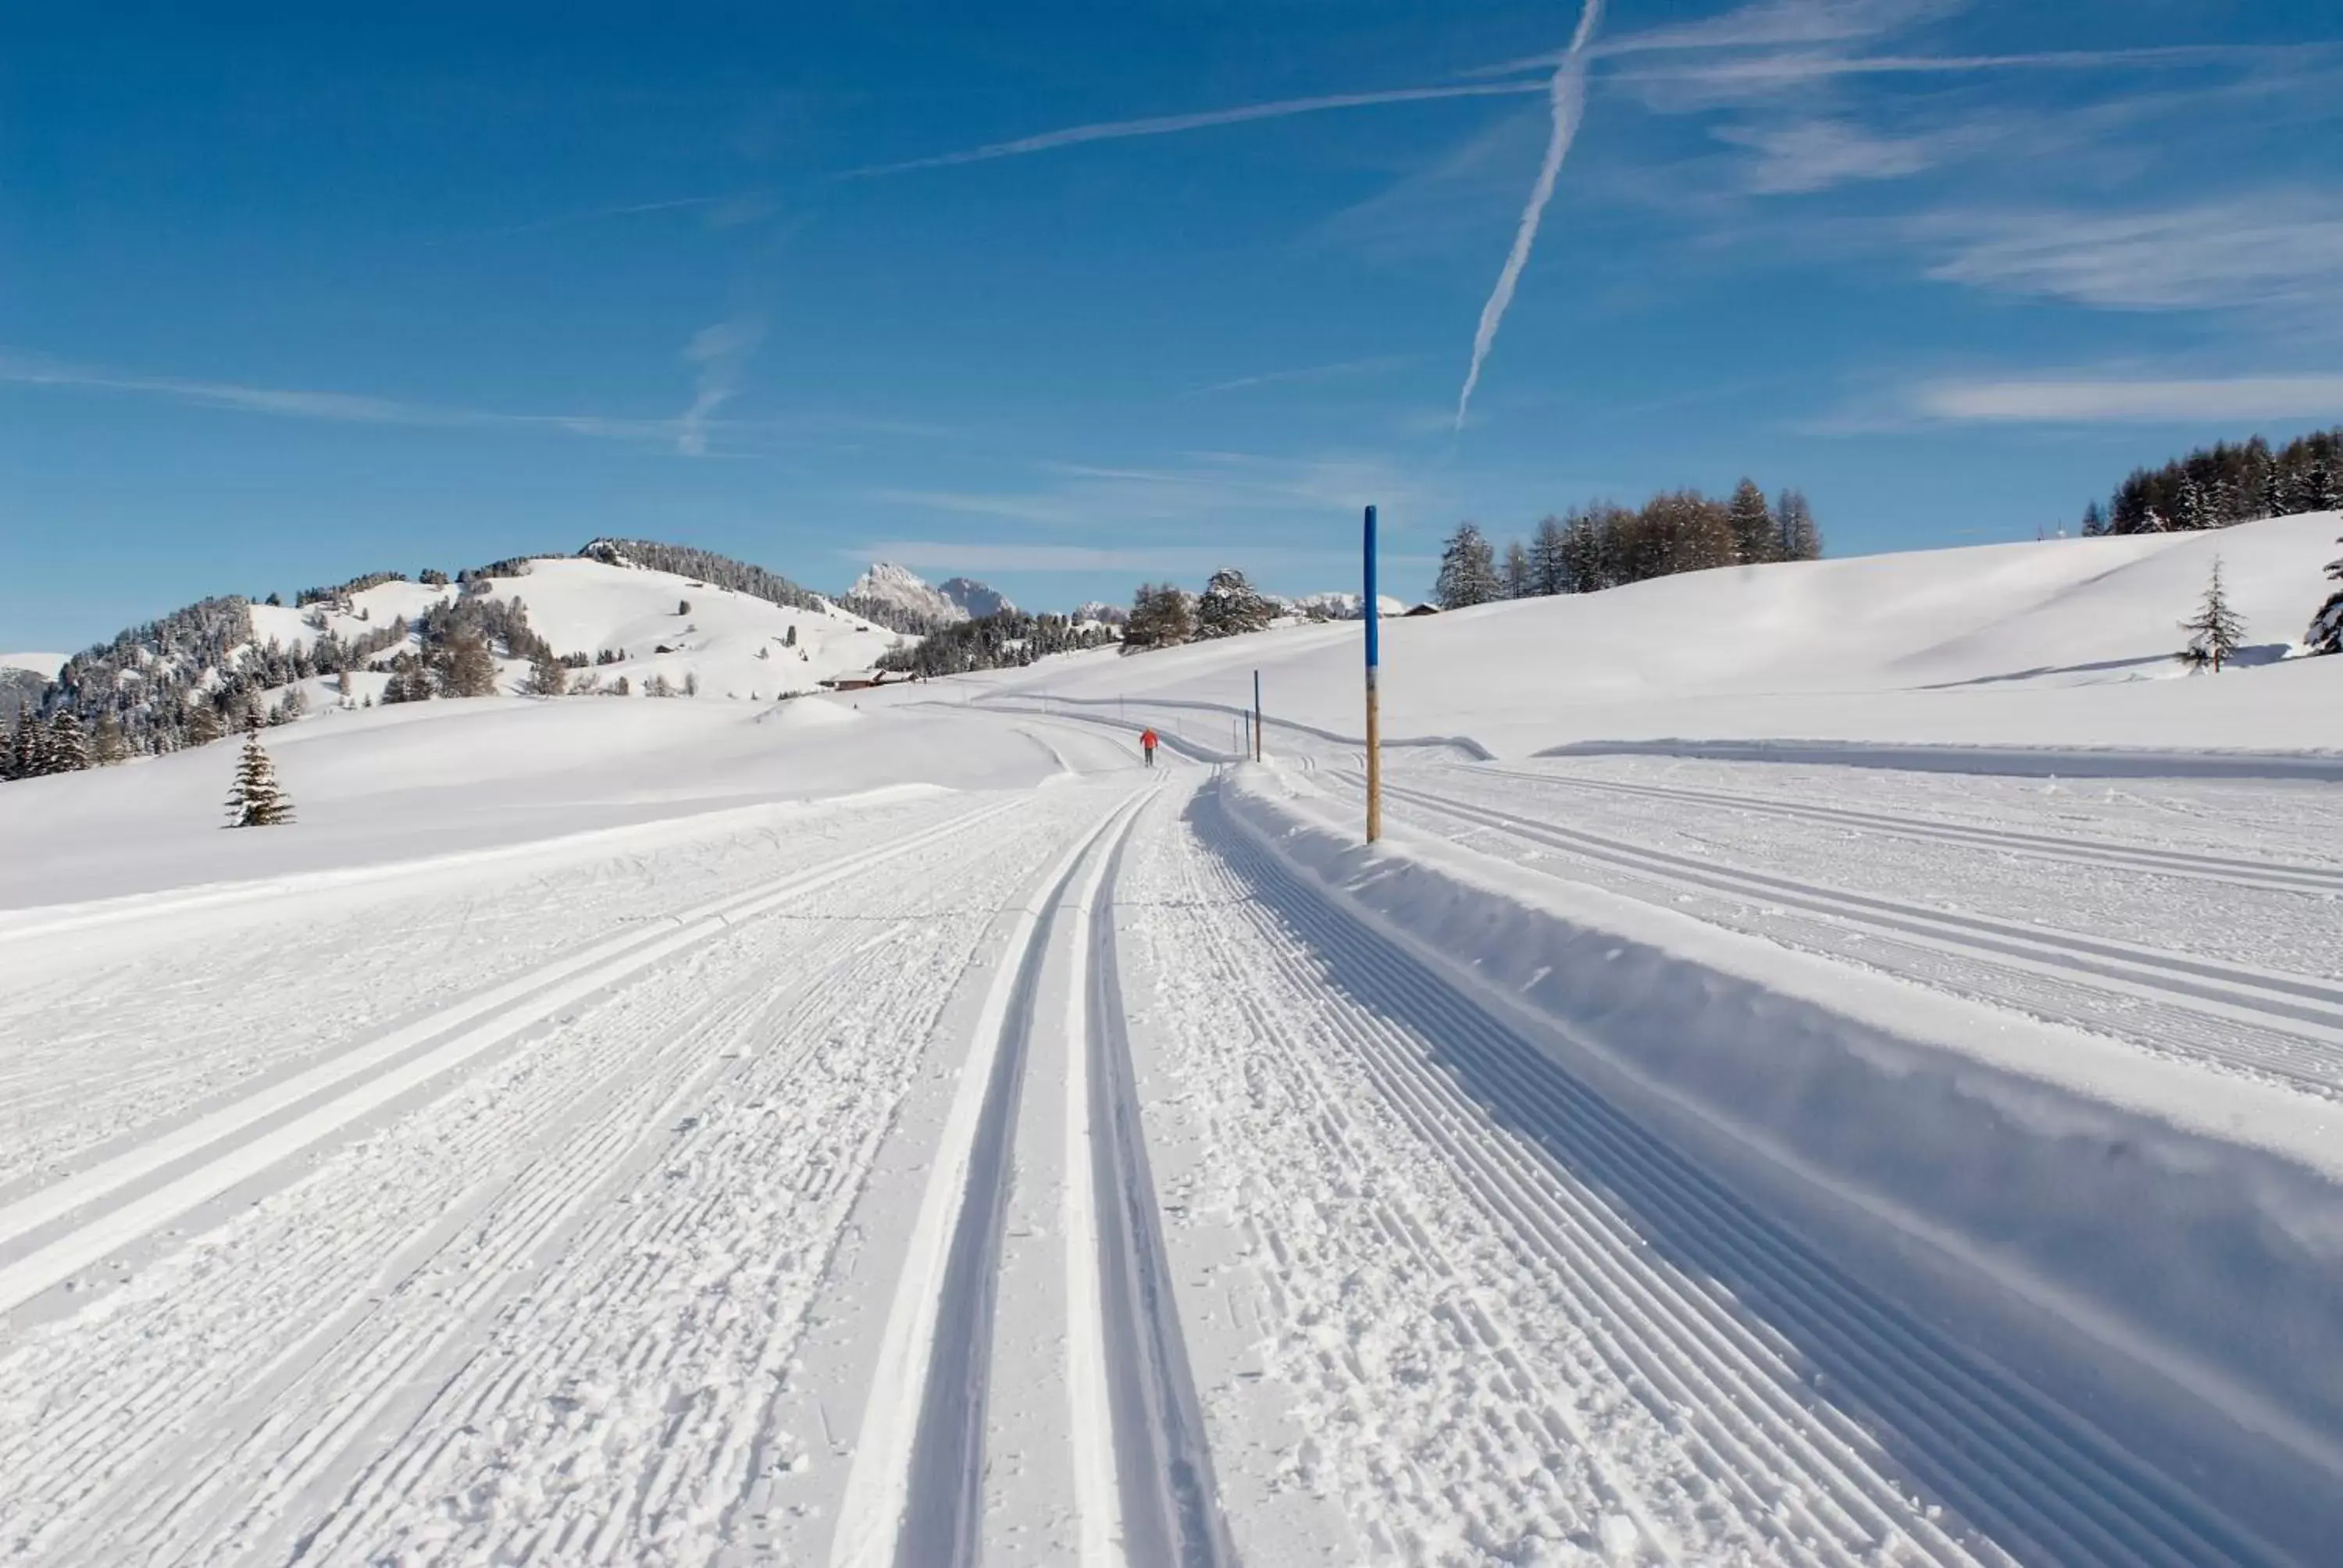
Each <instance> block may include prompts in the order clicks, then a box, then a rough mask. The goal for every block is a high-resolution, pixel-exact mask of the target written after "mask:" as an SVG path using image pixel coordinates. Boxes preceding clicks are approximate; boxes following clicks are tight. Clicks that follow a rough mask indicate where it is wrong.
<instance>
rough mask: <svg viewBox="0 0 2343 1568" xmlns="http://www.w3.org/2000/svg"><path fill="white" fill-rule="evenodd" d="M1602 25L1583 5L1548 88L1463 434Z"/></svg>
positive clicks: (1594, 2)
mask: <svg viewBox="0 0 2343 1568" xmlns="http://www.w3.org/2000/svg"><path fill="white" fill-rule="evenodd" d="M1602 19H1603V0H1586V9H1585V10H1584V11H1582V12H1580V13H1579V15H1578V31H1577V32H1575V33H1574V34H1572V35H1571V38H1570V47H1569V48H1568V49H1566V50H1564V52H1563V56H1562V64H1561V65H1558V66H1556V67H1555V68H1554V79H1553V80H1552V81H1551V82H1549V83H1548V84H1547V85H1546V96H1547V99H1548V101H1549V102H1551V103H1552V104H1553V106H1554V126H1553V128H1552V130H1550V131H1549V132H1548V133H1547V136H1546V143H1545V161H1544V163H1542V164H1540V165H1539V166H1538V176H1537V183H1536V184H1535V185H1534V186H1531V187H1530V201H1529V205H1528V206H1525V207H1523V209H1522V222H1521V226H1520V227H1519V228H1517V229H1515V230H1514V231H1513V249H1512V250H1511V251H1510V252H1508V253H1507V254H1506V256H1505V266H1504V270H1503V271H1502V272H1500V273H1498V274H1497V286H1496V287H1495V288H1493V289H1492V290H1490V291H1489V302H1488V303H1487V304H1486V305H1483V307H1481V325H1480V327H1478V328H1477V329H1476V330H1475V331H1474V332H1473V366H1472V368H1471V369H1469V370H1467V371H1465V373H1464V390H1463V391H1462V392H1460V393H1458V394H1457V395H1456V427H1457V428H1458V429H1459V430H1462V429H1463V428H1464V411H1465V409H1466V408H1468V407H1471V406H1472V402H1473V387H1475V386H1477V385H1479V383H1480V380H1481V362H1482V361H1483V360H1484V359H1486V358H1488V357H1489V346H1490V345H1491V344H1493V343H1494V342H1496V340H1497V325H1498V323H1500V322H1502V321H1503V320H1504V319H1505V307H1507V306H1509V305H1511V304H1513V286H1514V285H1515V284H1517V283H1519V282H1520V281H1521V279H1522V268H1523V266H1524V265H1526V264H1527V263H1528V261H1529V259H1530V246H1532V245H1534V244H1535V243H1536V241H1537V231H1538V220H1539V219H1540V218H1542V217H1544V216H1545V204H1546V202H1547V201H1548V200H1549V199H1550V198H1551V197H1552V196H1554V178H1555V176H1558V175H1560V174H1561V173H1562V160H1563V158H1564V156H1566V155H1567V154H1568V153H1569V151H1570V141H1571V138H1572V137H1573V136H1576V135H1577V134H1578V117H1579V116H1580V115H1581V114H1582V113H1583V112H1584V109H1585V107H1586V45H1587V41H1588V40H1589V39H1591V38H1593V37H1594V27H1595V24H1597V23H1598V22H1600V21H1601V20H1602Z"/></svg>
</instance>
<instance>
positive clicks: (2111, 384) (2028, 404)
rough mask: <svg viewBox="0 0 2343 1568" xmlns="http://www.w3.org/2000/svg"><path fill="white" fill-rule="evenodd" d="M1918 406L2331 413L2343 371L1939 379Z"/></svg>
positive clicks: (2049, 412) (2071, 418) (1978, 411)
mask: <svg viewBox="0 0 2343 1568" xmlns="http://www.w3.org/2000/svg"><path fill="white" fill-rule="evenodd" d="M1911 407H1912V410H1913V412H1914V413H1915V414H1916V416H1918V417H1921V418H1923V419H1936V420H1946V421H1954V422H1960V423H1980V422H1982V423H1999V424H2036V425H2044V424H2112V423H2143V424H2153V423H2176V424H2183V423H2193V422H2196V421H2200V420H2217V419H2234V420H2242V419H2325V418H2330V417H2335V416H2337V415H2343V376H2241V377H2227V378H2217V379H2195V380H2158V379H2155V378H2151V377H2093V378H2076V379H2062V380H2051V379H2020V380H1969V381H1937V382H1932V383H1929V384H1927V385H1925V386H1922V387H1917V388H1916V389H1915V390H1914V391H1913V393H1912V395H1911Z"/></svg>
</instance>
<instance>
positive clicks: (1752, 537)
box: [1725, 478, 1781, 566]
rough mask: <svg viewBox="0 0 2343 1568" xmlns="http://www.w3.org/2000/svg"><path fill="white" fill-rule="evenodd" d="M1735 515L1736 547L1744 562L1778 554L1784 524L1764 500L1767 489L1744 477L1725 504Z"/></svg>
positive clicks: (1754, 562) (1746, 563) (1734, 538)
mask: <svg viewBox="0 0 2343 1568" xmlns="http://www.w3.org/2000/svg"><path fill="white" fill-rule="evenodd" d="M1725 509H1726V510H1727V511H1728V512H1729V513H1730V514H1731V515H1732V518H1733V551H1734V554H1735V555H1736V556H1738V557H1739V558H1740V559H1741V564H1742V565H1744V566H1755V565H1756V564H1757V563H1758V562H1760V561H1770V560H1773V559H1775V558H1776V552H1777V551H1778V549H1779V548H1780V543H1781V528H1780V525H1779V524H1778V523H1777V522H1776V521H1775V518H1774V508H1771V507H1769V506H1767V505H1766V504H1765V491H1763V490H1761V489H1759V488H1758V487H1757V482H1756V481H1755V479H1749V478H1744V479H1743V480H1742V481H1741V483H1739V484H1738V485H1735V487H1733V499H1732V500H1731V501H1730V502H1729V503H1728V504H1727V506H1726V508H1725Z"/></svg>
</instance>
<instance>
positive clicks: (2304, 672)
mask: <svg viewBox="0 0 2343 1568" xmlns="http://www.w3.org/2000/svg"><path fill="white" fill-rule="evenodd" d="M2338 533H2343V515H2338V514H2336V513H2332V512H2322V513H2313V514H2309V515H2308V516H2303V517H2295V518H2274V519H2271V520H2268V521H2265V522H2258V523H2247V524H2244V525H2241V526H2239V527H2237V528H2224V529H2221V530H2219V531H2217V532H2213V533H2194V534H2157V535H2132V536H2126V537H2122V538H2098V539H2061V540H2055V541H2049V542H2045V543H2041V544H2017V545H1995V546H1986V547H1981V548H1970V549H1961V550H1940V551H1926V552H1916V553H1913V554H1907V555H1892V556H1868V557H1856V558H1849V559H1846V560H1826V561H1815V562H1811V563H1802V564H1799V565H1795V566H1774V567H1745V568H1729V569H1723V570H1717V571H1707V572H1697V573H1690V574H1686V575H1684V576H1681V577H1670V578H1656V579H1654V580H1653V581H1650V582H1644V583H1638V584H1635V585H1634V586H1632V587H1629V588H1614V589H1612V590H1610V591H1608V592H1605V593H1599V594H1591V595H1586V596H1584V597H1579V598H1539V599H1529V600H1523V601H1519V602H1514V603H1510V604H1496V605H1487V606H1483V607H1480V608H1474V609H1470V610H1463V611H1460V612H1457V613H1455V614H1452V615H1446V616H1436V617H1430V618H1423V619H1420V620H1414V619H1411V620H1391V621H1388V622H1386V623H1385V624H1384V626H1383V674H1382V689H1383V727H1384V729H1383V732H1384V734H1385V736H1386V737H1387V738H1388V737H1412V738H1428V737H1461V738H1469V739H1470V740H1471V741H1472V742H1473V743H1474V744H1475V745H1476V746H1477V747H1479V748H1482V749H1485V750H1486V751H1488V752H1493V753H1494V754H1496V755H1499V756H1503V757H1523V756H1527V755H1530V754H1531V753H1534V752H1536V751H1540V750H1544V749H1548V748H1551V747H1556V746H1564V745H1570V744H1573V743H1581V744H1584V743H1588V742H1599V741H1614V740H1648V739H1746V738H1761V739H1834V740H1852V741H1860V742H1871V743H1877V742H1924V743H1933V744H1939V745H1965V746H1982V745H1999V746H2027V747H2047V748H2071V747H2093V748H2108V747H2124V748H2147V749H2285V750H2324V751H2343V660H2337V659H2332V658H2328V659H2285V658H2282V656H2283V655H2284V654H2286V653H2287V652H2288V650H2289V648H2291V647H2292V645H2294V644H2295V642H2296V640H2297V639H2298V638H2300V637H2301V636H2302V634H2303V632H2304V630H2305V628H2307V627H2308V623H2309V620H2310V618H2311V614H2312V612H2313V611H2315V610H2316V609H2317V608H2318V605H2319V604H2320V602H2321V601H2322V600H2323V599H2324V598H2326V593H2327V588H2328V586H2329V585H2328V584H2327V583H2326V581H2325V579H2324V578H2322V577H2321V576H2320V567H2321V565H2322V564H2323V563H2325V562H2327V561H2329V560H2332V559H2333V558H2335V556H2336V554H2337V546H2336V535H2337V534H2338ZM2216 559H2218V560H2219V561H2220V562H2221V567H2222V572H2223V577H2224V579H2225V582H2226V584H2227V589H2228V592H2229V595H2230V598H2231V602H2232V603H2233V605H2234V606H2235V608H2237V611H2238V612H2239V613H2240V614H2241V615H2242V616H2243V617H2244V618H2245V622H2246V638H2245V640H2246V643H2247V648H2246V651H2245V653H2244V655H2243V657H2242V658H2241V659H2240V661H2239V662H2238V663H2237V665H2235V666H2233V667H2232V668H2229V669H2228V670H2227V671H2225V672H2224V673H2223V674H2222V675H2220V676H2218V677H2212V676H2198V677H2191V676H2188V675H2187V674H2186V673H2185V672H2184V671H2183V670H2182V668H2180V666H2179V665H2178V664H2177V663H2176V662H2175V660H2174V658H2173V655H2174V654H2175V653H2176V652H2177V651H2178V650H2179V648H2181V646H2182V645H2183V643H2184V642H2185V641H2186V640H2187V639H2186V638H2185V636H2184V635H2183V634H2182V633H2181V631H2180V630H2179V629H2178V623H2179V622H2180V621H2181V620H2182V619H2184V618H2187V616H2188V615H2190V614H2192V613H2193V612H2194V611H2195V610H2196V608H2197V604H2198V601H2199V600H2200V598H2202V596H2203V594H2204V591H2205V588H2206V584H2207V580H2208V578H2210V576H2211V573H2212V568H2213V563H2214V561H2215V560H2216ZM1360 663H1361V660H1360V649H1359V628H1357V627H1356V626H1346V625H1342V624H1334V625H1327V626H1316V627H1296V628H1281V629H1279V630H1276V631H1272V632H1269V633H1265V634H1262V635H1261V636H1258V637H1248V638H1232V639H1230V640H1227V641H1222V642H1210V643H1200V644H1194V645H1192V646H1190V647H1187V648H1172V649H1169V650H1165V651H1161V652H1153V653H1149V654H1146V655H1143V656H1138V657H1133V658H1129V659H1127V660H1118V659H1117V658H1116V656H1115V655H1113V654H1111V653H1098V654H1092V655H1089V656H1087V657H1084V658H1073V659H1068V660H1062V661H1053V662H1051V663H1050V664H1047V665H1041V666H1036V667H1034V668H1031V669H1027V670H1021V671H1016V672H1014V673H1012V674H1010V675H1006V676H997V677H993V678H990V682H989V683H990V684H991V685H994V686H997V687H998V688H999V689H1002V690H1004V691H1014V692H1020V693H1022V694H1024V695H1026V696H1028V697H1031V698H1039V697H1040V696H1041V695H1042V694H1047V695H1048V696H1049V697H1050V698H1051V699H1054V700H1057V701H1060V702H1077V701H1088V702H1091V703H1096V704H1104V705H1106V706H1109V707H1112V706H1113V705H1115V704H1116V703H1119V702H1120V703H1124V704H1128V703H1130V702H1131V701H1133V700H1135V699H1140V698H1142V697H1144V698H1145V699H1149V700H1150V701H1151V702H1152V703H1154V704H1156V707H1155V708H1154V709H1151V711H1154V712H1156V713H1158V714H1161V713H1166V712H1170V713H1174V714H1176V713H1177V712H1178V711H1179V709H1176V708H1174V707H1172V706H1171V705H1173V704H1195V705H1202V709H1206V710H1210V709H1217V710H1220V711H1222V712H1234V711H1236V710H1237V709H1242V708H1245V707H1249V706H1250V704H1251V702H1252V673H1253V671H1254V670H1255V669H1256V668H1258V669H1259V670H1260V671H1261V673H1262V685H1263V689H1264V698H1265V702H1266V706H1267V708H1268V710H1269V713H1270V715H1271V717H1272V719H1275V720H1277V721H1279V722H1281V723H1293V724H1300V725H1307V726H1312V727H1315V728H1316V729H1320V730H1322V731H1326V732H1328V733H1330V734H1333V735H1341V736H1352V737H1355V736H1357V735H1359V734H1360V733H1361V732H1362V723H1363V721H1362V719H1361V717H1360V708H1361V698H1360ZM980 679H982V678H980ZM1194 722H1196V723H1197V725H1198V727H1199V733H1200V735H1202V736H1206V737H1211V736H1218V735H1224V734H1226V732H1227V729H1226V724H1225V721H1224V720H1223V721H1222V722H1220V723H1219V725H1218V726H1217V727H1214V725H1213V723H1212V720H1210V719H1206V718H1200V719H1196V720H1195V721H1194Z"/></svg>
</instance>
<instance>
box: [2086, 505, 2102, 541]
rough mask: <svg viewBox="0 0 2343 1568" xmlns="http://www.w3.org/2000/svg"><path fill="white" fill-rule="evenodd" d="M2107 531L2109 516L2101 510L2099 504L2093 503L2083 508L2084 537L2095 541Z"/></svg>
mask: <svg viewBox="0 0 2343 1568" xmlns="http://www.w3.org/2000/svg"><path fill="white" fill-rule="evenodd" d="M2106 532H2107V514H2106V513H2105V512H2102V511H2101V510H2099V504H2098V502H2097V501H2093V502H2092V503H2090V505H2088V506H2087V507H2085V508H2083V537H2084V538H2087V539H2095V538H2098V537H2099V536H2100V535H2101V534H2104V533H2106Z"/></svg>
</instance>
